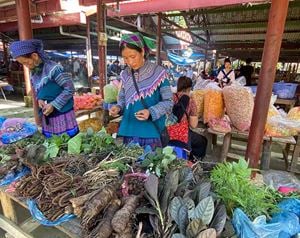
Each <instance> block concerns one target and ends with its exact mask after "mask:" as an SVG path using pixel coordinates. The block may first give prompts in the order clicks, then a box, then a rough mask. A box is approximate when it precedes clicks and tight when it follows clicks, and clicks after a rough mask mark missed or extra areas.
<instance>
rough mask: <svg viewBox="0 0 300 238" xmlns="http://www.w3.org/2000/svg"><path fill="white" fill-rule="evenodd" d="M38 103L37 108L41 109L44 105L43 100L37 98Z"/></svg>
mask: <svg viewBox="0 0 300 238" xmlns="http://www.w3.org/2000/svg"><path fill="white" fill-rule="evenodd" d="M38 105H39V108H42V109H43V107H44V106H45V105H46V103H45V101H44V100H41V99H39V100H38Z"/></svg>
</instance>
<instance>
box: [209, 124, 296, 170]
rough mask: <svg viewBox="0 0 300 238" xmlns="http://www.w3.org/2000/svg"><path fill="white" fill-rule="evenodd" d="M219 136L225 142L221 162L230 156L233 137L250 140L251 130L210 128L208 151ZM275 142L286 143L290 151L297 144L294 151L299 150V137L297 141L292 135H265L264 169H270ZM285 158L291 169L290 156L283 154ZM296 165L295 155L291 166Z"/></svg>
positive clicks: (262, 164)
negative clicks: (224, 130) (227, 131)
mask: <svg viewBox="0 0 300 238" xmlns="http://www.w3.org/2000/svg"><path fill="white" fill-rule="evenodd" d="M217 136H221V137H223V144H222V149H221V154H220V157H219V158H220V162H223V161H225V160H226V158H227V156H228V152H229V149H230V146H231V140H232V138H233V137H235V138H238V139H240V138H242V139H244V141H248V136H249V132H241V131H238V130H235V129H233V130H231V132H229V133H222V132H218V131H214V130H213V129H211V128H208V129H207V137H208V148H207V152H208V153H210V152H211V151H212V149H213V145H214V144H216V137H217ZM298 138H299V136H298ZM275 142H276V143H281V144H286V149H285V151H288V150H287V149H289V148H290V146H291V145H295V150H294V152H293V153H296V154H297V151H298V147H297V144H299V143H300V142H299V139H297V141H296V139H295V138H294V137H292V136H290V137H268V136H265V137H264V138H263V148H262V157H261V169H264V170H267V169H269V167H270V160H271V149H272V143H275ZM287 147H288V148H287ZM299 152H300V149H299V151H298V154H299ZM286 154H287V152H286ZM283 158H284V160H285V165H286V169H287V170H288V169H289V166H288V164H289V163H288V157H287V156H283ZM296 165H297V159H295V158H294V157H293V158H292V162H291V165H290V168H292V169H294V168H295V166H296Z"/></svg>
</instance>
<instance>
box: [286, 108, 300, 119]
mask: <svg viewBox="0 0 300 238" xmlns="http://www.w3.org/2000/svg"><path fill="white" fill-rule="evenodd" d="M287 118H288V119H290V120H296V121H300V107H294V108H292V109H291V110H290V111H289V113H288V115H287Z"/></svg>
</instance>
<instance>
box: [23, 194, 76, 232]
mask: <svg viewBox="0 0 300 238" xmlns="http://www.w3.org/2000/svg"><path fill="white" fill-rule="evenodd" d="M27 206H28V209H29V211H30V214H31V216H32V217H33V219H35V220H36V221H38V222H39V223H41V224H42V225H44V226H58V225H60V224H61V223H63V222H66V221H70V220H72V219H73V218H75V217H76V216H75V215H74V214H65V215H63V216H62V217H60V218H58V219H56V220H55V221H50V220H48V219H47V218H46V217H45V216H44V214H43V213H42V212H41V211H40V210H39V209H38V207H37V205H36V202H35V201H34V200H31V199H29V200H27Z"/></svg>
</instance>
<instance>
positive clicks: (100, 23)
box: [97, 0, 107, 98]
mask: <svg viewBox="0 0 300 238" xmlns="http://www.w3.org/2000/svg"><path fill="white" fill-rule="evenodd" d="M105 18H106V9H105V4H104V2H103V0H97V30H98V56H99V63H98V67H99V87H100V94H101V96H102V98H103V87H104V85H105V83H106V47H107V34H106V21H105Z"/></svg>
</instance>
